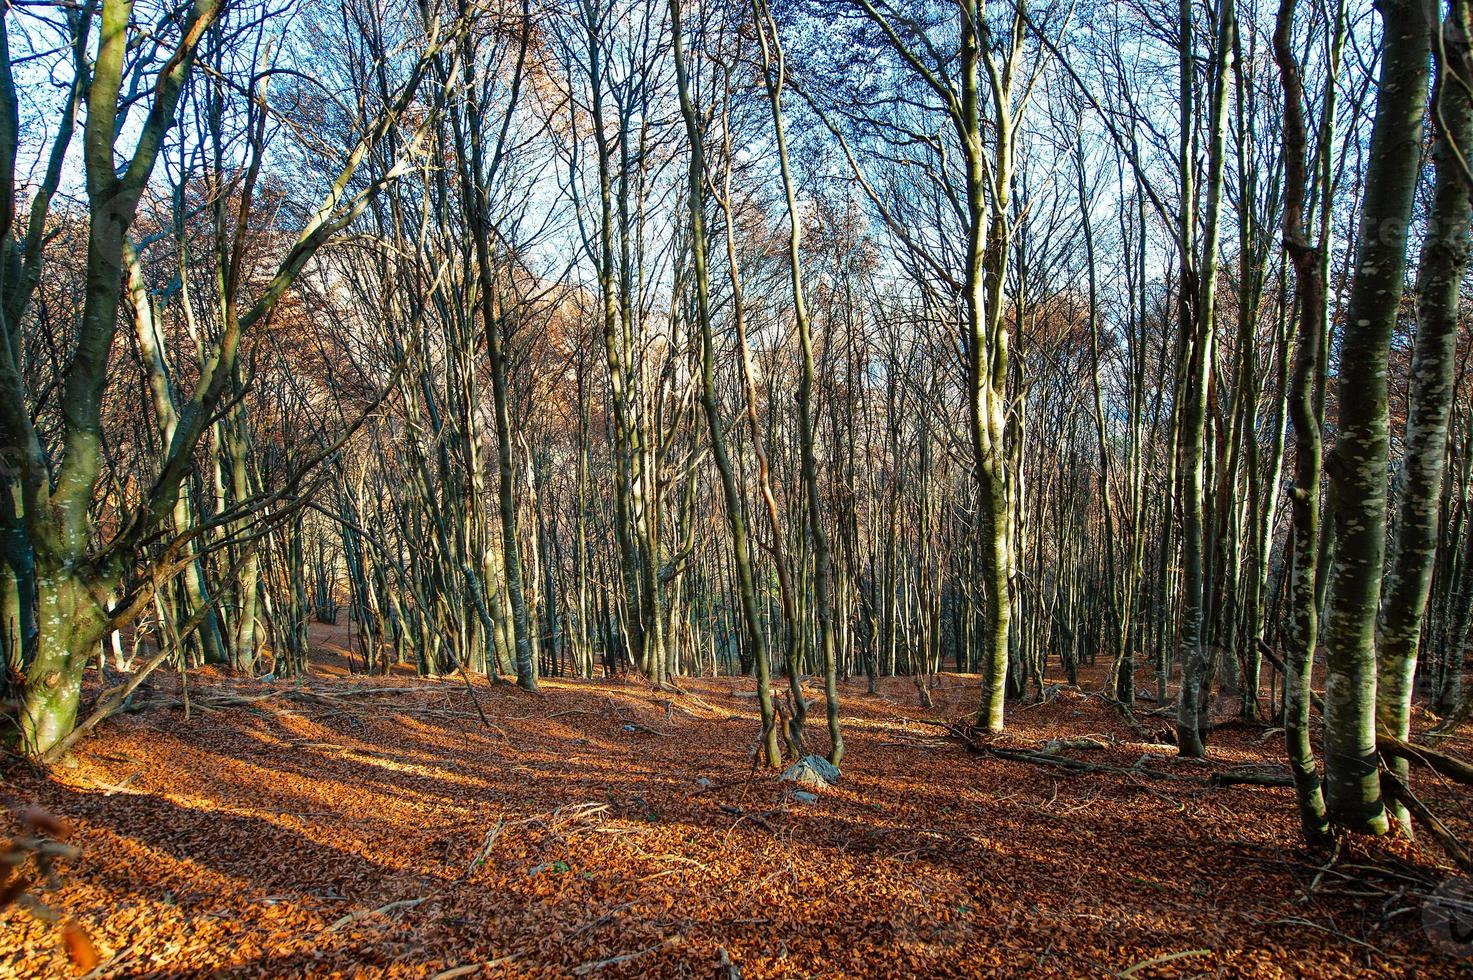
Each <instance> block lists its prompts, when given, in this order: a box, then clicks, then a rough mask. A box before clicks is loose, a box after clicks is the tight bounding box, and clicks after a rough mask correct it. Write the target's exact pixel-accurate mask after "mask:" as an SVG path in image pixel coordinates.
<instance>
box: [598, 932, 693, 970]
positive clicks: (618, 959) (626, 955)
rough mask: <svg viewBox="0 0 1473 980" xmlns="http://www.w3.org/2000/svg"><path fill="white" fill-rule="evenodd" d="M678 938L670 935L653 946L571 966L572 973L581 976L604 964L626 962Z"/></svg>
mask: <svg viewBox="0 0 1473 980" xmlns="http://www.w3.org/2000/svg"><path fill="white" fill-rule="evenodd" d="M678 938H679V937H678V936H671V937H670V938H669V939H666V940H663V941H661V942H658V943H655V944H654V945H653V946H647V947H645V948H644V949H640V950H635V951H634V952H632V953H621V954H620V955H618V956H610V957H609V958H608V959H606V960H595V961H594V962H592V963H584V964H583V965H582V966H575V967H573V975H574V976H579V977H581V976H584V975H586V974H589V973H593V972H595V971H597V970H602V969H603V968H604V967H606V966H615V965H617V964H619V963H628V962H629V961H630V960H633V959H638V958H639V957H641V956H647V955H648V954H650V953H653V952H655V951H656V950H658V949H664V948H665V947H666V946H669V945H670V944H671V943H673V942H675V941H676V940H677V939H678Z"/></svg>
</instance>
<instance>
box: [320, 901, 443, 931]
mask: <svg viewBox="0 0 1473 980" xmlns="http://www.w3.org/2000/svg"><path fill="white" fill-rule="evenodd" d="M425 901H427V899H425V898H406V899H404V900H403V901H399V902H390V903H389V904H387V905H380V906H379V907H378V908H376V909H363V910H362V911H359V912H349V913H348V914H347V915H345V916H343V917H342V918H341V919H339V920H338V921H336V922H334V923H333V924H332V925H330V926H328V927H327V928H326V929H324V930H323V932H337V931H338V930H339V929H341V928H343V926H346V925H348V924H350V923H353V922H356V921H358V920H359V919H366V918H368V917H369V916H371V915H385V914H387V913H389V912H393V911H396V910H398V909H412V908H414V907H415V906H416V905H422V904H423V903H424V902H425Z"/></svg>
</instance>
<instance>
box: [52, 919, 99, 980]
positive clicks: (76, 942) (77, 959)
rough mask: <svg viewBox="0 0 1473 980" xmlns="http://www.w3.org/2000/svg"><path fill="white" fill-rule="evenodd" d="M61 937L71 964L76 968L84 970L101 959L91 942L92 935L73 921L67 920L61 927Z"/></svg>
mask: <svg viewBox="0 0 1473 980" xmlns="http://www.w3.org/2000/svg"><path fill="white" fill-rule="evenodd" d="M61 938H62V941H63V942H65V943H66V954H67V956H68V958H70V959H71V961H72V965H73V966H75V967H76V968H77V969H78V970H80V971H82V972H84V973H85V972H86V971H88V970H91V969H92V968H93V967H95V966H97V964H98V962H99V961H100V960H101V959H102V957H101V956H100V955H98V952H97V946H96V945H94V944H93V942H92V937H91V936H89V935H87V933H86V931H85V930H83V928H82V927H81V926H79V925H77V924H76V923H75V922H68V923H67V924H66V925H64V926H62V927H61Z"/></svg>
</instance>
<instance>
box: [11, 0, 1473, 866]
mask: <svg viewBox="0 0 1473 980" xmlns="http://www.w3.org/2000/svg"><path fill="white" fill-rule="evenodd" d="M1469 31H1470V12H1469V3H1468V2H1467V0H1448V2H1446V3H1443V2H1440V0H1382V2H1380V3H1379V4H1377V5H1376V7H1375V8H1373V7H1372V6H1371V5H1370V4H1369V3H1363V2H1359V0H1280V2H1278V3H1277V4H1267V3H1256V2H1254V0H1206V2H1202V3H1194V2H1192V0H1182V2H1181V4H1180V5H1179V7H1178V8H1175V9H1168V8H1167V7H1163V6H1162V5H1160V4H1155V3H1148V2H1126V3H1113V2H1110V3H1105V2H1096V0H1086V2H1080V3H1069V4H1062V3H1060V4H1055V3H1037V4H1032V5H1027V4H1025V3H1023V2H1022V0H1000V2H987V0H957V2H955V3H946V4H937V3H930V2H922V0H893V2H891V0H792V2H786V3H781V4H777V3H774V2H772V0H750V2H745V0H743V2H734V0H668V3H660V2H653V0H573V2H571V3H567V4H557V3H546V2H544V0H453V2H441V0H415V2H403V0H280V2H279V3H278V2H277V0H246V2H242V3H239V4H234V3H231V4H227V3H224V2H221V0H190V2H188V3H184V4H182V5H173V4H168V3H158V2H156V0H131V2H130V0H82V2H81V3H71V2H68V3H48V2H36V3H15V4H11V5H9V6H7V7H6V8H5V12H4V33H3V35H0V41H3V43H4V44H5V52H4V54H5V59H4V60H5V66H6V71H5V73H4V75H3V76H0V180H3V181H4V187H3V188H0V237H3V247H4V255H3V262H0V304H3V317H4V320H3V335H4V341H5V342H4V343H3V344H0V438H3V446H4V467H3V470H0V485H3V488H4V491H5V492H4V494H3V495H0V499H3V504H0V538H3V549H0V552H3V559H4V562H3V568H0V571H3V575H0V609H3V621H0V642H3V645H4V654H5V673H4V683H5V692H6V699H7V713H6V718H7V732H8V734H9V735H10V736H12V737H13V740H14V742H15V743H16V744H17V745H18V746H19V747H20V748H22V749H23V750H24V751H26V752H28V753H31V754H34V755H38V756H50V757H55V756H56V755H58V754H60V753H61V752H63V751H65V749H66V747H67V746H68V745H69V744H70V743H71V740H72V739H73V737H74V732H75V731H76V730H77V726H78V723H79V721H80V720H81V719H79V717H78V715H79V709H80V704H81V698H80V693H81V690H82V681H83V674H84V671H86V670H87V669H89V667H90V666H92V665H96V664H97V663H98V662H99V660H101V661H102V662H103V663H111V664H113V665H114V666H128V667H131V668H132V669H133V670H135V671H139V672H146V671H148V670H152V669H154V668H156V667H159V666H161V665H165V664H172V665H174V666H176V667H177V668H178V669H180V670H185V669H188V668H189V667H191V666H196V665H199V664H204V663H215V664H220V665H223V666H224V667H226V668H228V669H232V670H235V671H240V672H244V673H247V674H263V673H267V672H271V673H274V674H275V675H276V676H278V677H285V676H290V675H293V674H297V673H301V672H303V671H305V670H306V669H307V665H308V652H309V643H310V639H309V623H310V622H311V621H312V620H314V619H316V620H321V621H335V620H336V619H338V618H339V617H347V621H348V622H350V623H351V626H352V630H353V636H354V637H355V645H356V650H357V655H358V656H359V657H360V658H361V668H362V669H363V670H365V671H371V672H377V671H385V670H387V669H389V668H390V667H391V666H392V665H394V664H402V663H406V662H408V663H412V664H414V665H415V666H416V668H417V669H418V670H419V671H420V672H422V673H424V674H452V673H454V674H459V673H469V672H475V673H483V674H487V675H490V676H492V677H500V676H507V677H514V678H515V682H516V683H517V684H519V685H520V686H522V687H523V688H527V689H536V687H537V684H538V678H539V676H546V675H576V676H585V677H588V676H594V675H595V674H624V673H629V674H638V675H642V676H643V677H645V678H647V679H648V681H649V682H650V683H652V684H655V685H678V684H679V678H680V677H681V676H683V675H691V674H698V673H712V672H722V673H732V674H750V675H752V676H754V677H755V679H756V684H757V693H758V697H759V700H760V704H761V706H762V716H763V718H764V726H765V727H764V731H763V732H762V733H761V736H760V739H759V741H758V749H757V751H758V752H759V753H760V755H761V758H762V760H763V761H765V762H766V763H768V764H771V765H776V764H779V763H780V761H781V760H782V758H783V756H784V755H785V754H788V755H800V754H803V753H805V752H806V751H808V747H806V745H807V742H808V741H813V742H814V743H815V745H817V746H819V747H820V748H822V749H825V750H826V751H827V752H828V754H829V756H830V758H831V759H832V760H833V761H834V762H836V763H837V762H838V761H839V759H840V757H841V756H842V753H843V737H842V725H843V711H842V705H840V704H839V697H838V691H839V687H838V681H839V680H840V679H841V678H845V677H849V676H852V675H868V677H869V678H870V683H871V687H872V688H873V685H874V682H875V679H876V678H878V677H881V676H889V675H903V676H907V677H909V678H913V680H914V683H915V687H916V692H917V697H918V698H919V699H920V700H921V702H922V703H924V704H929V703H930V693H929V692H930V686H931V685H930V678H931V677H933V676H934V675H935V674H936V673H937V672H939V671H941V670H942V669H955V670H957V671H961V672H976V673H977V674H979V675H980V700H979V702H978V703H977V704H975V705H972V706H969V707H970V709H971V710H974V711H975V723H976V725H977V726H978V727H979V728H982V729H990V730H993V731H997V730H1001V729H1002V728H1003V727H1004V725H1005V724H1006V712H1007V706H1008V704H1009V703H1010V702H1012V701H1015V700H1017V699H1022V698H1030V697H1040V696H1042V695H1043V692H1044V689H1045V687H1046V685H1047V677H1048V675H1049V673H1050V672H1055V676H1058V675H1062V676H1063V677H1065V678H1067V679H1068V680H1069V681H1071V682H1077V680H1078V672H1079V670H1080V668H1081V666H1082V665H1086V664H1091V665H1092V664H1096V663H1099V664H1103V665H1105V666H1106V667H1107V673H1106V677H1107V680H1106V686H1105V693H1106V695H1107V696H1108V697H1110V698H1111V699H1112V700H1115V701H1118V703H1119V704H1120V705H1121V706H1122V709H1123V710H1125V711H1127V712H1128V711H1129V708H1130V706H1131V705H1134V704H1135V703H1136V702H1137V701H1138V700H1139V699H1151V700H1154V701H1155V702H1156V703H1157V704H1158V705H1161V706H1164V705H1166V704H1168V703H1171V702H1173V701H1174V703H1175V715H1176V719H1177V724H1176V739H1177V743H1178V747H1179V750H1180V752H1181V753H1183V754H1184V755H1203V754H1206V753H1208V752H1210V744H1209V736H1210V730H1211V721H1210V719H1211V717H1212V707H1213V704H1214V701H1215V700H1217V699H1220V698H1223V697H1230V698H1233V699H1235V703H1240V704H1241V711H1242V713H1243V714H1244V715H1245V716H1246V717H1248V718H1250V719H1263V718H1270V719H1279V720H1281V724H1282V726H1283V728H1284V729H1285V733H1286V734H1285V739H1286V748H1287V752H1288V757H1289V760H1290V763H1291V768H1292V770H1293V772H1294V774H1295V781H1296V786H1297V789H1298V797H1299V801H1300V809H1301V815H1302V817H1303V821H1304V826H1305V829H1306V833H1307V834H1309V836H1310V837H1312V838H1320V837H1323V836H1324V835H1325V834H1326V833H1327V832H1328V828H1329V826H1330V824H1332V823H1333V824H1337V825H1340V826H1345V827H1349V828H1353V829H1359V830H1367V831H1372V832H1384V831H1385V830H1386V829H1387V827H1388V820H1401V821H1403V822H1405V821H1408V820H1409V819H1410V818H1409V817H1408V816H1407V814H1406V812H1405V811H1404V810H1403V809H1402V807H1401V804H1400V803H1399V802H1396V801H1395V800H1390V801H1388V800H1383V788H1382V787H1383V784H1386V777H1387V776H1389V777H1390V778H1391V779H1392V780H1393V783H1392V784H1391V785H1403V786H1404V782H1405V779H1406V776H1407V772H1406V769H1405V761H1404V760H1402V761H1399V762H1393V763H1391V764H1390V765H1389V768H1387V772H1386V773H1383V771H1382V770H1383V766H1382V764H1381V763H1380V761H1379V756H1378V740H1380V741H1381V742H1385V741H1386V740H1387V739H1390V740H1393V741H1394V740H1402V739H1405V738H1407V736H1408V731H1409V720H1410V717H1411V706H1412V702H1413V699H1414V697H1420V698H1422V699H1424V700H1425V702H1426V703H1427V705H1428V706H1429V707H1430V708H1431V709H1432V710H1433V711H1436V712H1438V713H1439V714H1442V715H1444V716H1446V721H1445V724H1447V725H1449V726H1451V725H1454V724H1457V723H1458V721H1460V720H1461V719H1465V718H1466V717H1467V716H1468V714H1469V713H1470V692H1469V691H1468V690H1466V689H1464V687H1463V684H1462V678H1463V673H1464V660H1463V651H1464V648H1465V646H1466V644H1467V640H1468V634H1469V624H1470V616H1473V507H1470V505H1473V379H1470V378H1469V377H1468V372H1467V370H1466V369H1467V366H1468V359H1467V355H1468V349H1469V344H1470V342H1473V330H1470V322H1473V321H1470V319H1469V317H1468V316H1467V314H1466V312H1465V311H1464V310H1463V308H1462V307H1461V297H1462V294H1463V292H1464V289H1465V287H1466V285H1467V275H1466V273H1467V263H1468V251H1469V230H1470V214H1473V211H1470V189H1473V184H1470V182H1473V173H1470V170H1469V166H1468V162H1467V161H1468V159H1469V148H1470V146H1473V101H1470V100H1473V62H1470V53H1469V48H1468V37H1469ZM810 675H813V676H817V677H821V678H822V686H823V689H824V691H825V697H824V705H823V706H824V708H825V714H826V719H825V720H826V726H827V732H826V734H825V735H819V736H815V734H814V731H813V729H814V727H815V726H813V725H810V723H809V719H808V713H809V710H810V708H811V707H814V704H813V703H812V702H813V699H812V698H811V697H810V696H808V695H805V692H804V689H803V687H802V683H803V681H804V680H805V678H807V677H808V676H810ZM1138 684H1139V685H1140V686H1139V687H1138ZM1317 689H1322V690H1323V692H1324V696H1323V699H1322V719H1321V720H1320V721H1316V720H1315V715H1314V714H1313V713H1312V711H1311V708H1312V703H1311V702H1312V701H1314V700H1317V699H1318V695H1317V694H1315V693H1314V692H1315V691H1316V690H1317ZM106 707H107V705H106V704H104V706H103V710H105V709H106ZM1319 724H1322V725H1323V734H1324V738H1323V759H1322V760H1320V761H1317V760H1316V758H1315V754H1314V752H1313V749H1312V743H1311V739H1310V735H1311V732H1312V730H1313V729H1314V726H1315V725H1319ZM1397 781H1399V782H1397ZM1398 799H1399V797H1398Z"/></svg>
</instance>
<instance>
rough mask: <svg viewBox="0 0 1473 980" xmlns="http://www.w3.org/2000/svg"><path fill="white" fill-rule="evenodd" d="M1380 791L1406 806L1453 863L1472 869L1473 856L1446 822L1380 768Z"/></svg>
mask: <svg viewBox="0 0 1473 980" xmlns="http://www.w3.org/2000/svg"><path fill="white" fill-rule="evenodd" d="M1381 792H1383V793H1385V794H1386V795H1387V796H1389V797H1391V798H1392V799H1393V800H1396V801H1397V802H1398V803H1400V804H1401V805H1402V806H1404V807H1406V808H1407V810H1408V812H1410V813H1411V815H1412V816H1414V817H1416V818H1417V819H1418V820H1419V821H1421V822H1422V823H1423V824H1425V825H1426V827H1427V830H1428V831H1430V832H1431V834H1432V836H1433V837H1435V838H1437V843H1439V844H1441V845H1442V849H1443V850H1444V851H1446V852H1447V856H1448V857H1450V858H1452V859H1453V863H1455V864H1456V865H1457V866H1458V867H1460V868H1462V869H1463V870H1464V871H1473V856H1470V855H1469V854H1468V850H1467V848H1465V847H1463V845H1462V843H1461V842H1459V841H1458V839H1457V838H1456V837H1454V836H1453V832H1452V831H1451V830H1449V829H1448V828H1447V824H1445V823H1443V822H1442V821H1441V820H1440V819H1438V817H1437V814H1435V813H1433V812H1432V811H1431V810H1429V809H1428V808H1427V804H1425V803H1423V802H1422V801H1421V800H1419V799H1417V797H1416V796H1415V795H1414V794H1413V793H1412V791H1411V790H1410V789H1408V788H1407V785H1406V783H1403V782H1402V781H1401V780H1400V779H1399V778H1397V776H1396V774H1395V773H1392V772H1387V771H1386V770H1385V769H1383V770H1381Z"/></svg>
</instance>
